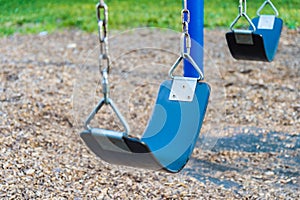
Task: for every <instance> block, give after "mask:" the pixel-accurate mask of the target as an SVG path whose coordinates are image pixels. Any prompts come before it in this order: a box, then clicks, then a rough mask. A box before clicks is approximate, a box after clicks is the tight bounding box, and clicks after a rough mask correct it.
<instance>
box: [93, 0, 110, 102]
mask: <svg viewBox="0 0 300 200" xmlns="http://www.w3.org/2000/svg"><path fill="white" fill-rule="evenodd" d="M96 9H97V11H96V14H97V21H98V36H99V46H100V55H99V71H100V73H101V75H102V92H103V94H104V99H105V101H106V102H108V101H109V85H108V74H109V71H110V57H109V49H108V37H107V31H108V29H107V26H108V6H107V5H106V4H105V2H104V0H100V1H99V3H98V4H97V6H96ZM101 10H103V11H102V12H101Z"/></svg>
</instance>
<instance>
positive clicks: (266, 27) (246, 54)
mask: <svg viewBox="0 0 300 200" xmlns="http://www.w3.org/2000/svg"><path fill="white" fill-rule="evenodd" d="M243 2H244V5H243ZM268 4H269V5H270V6H271V8H272V9H273V11H274V12H275V15H261V14H260V12H261V11H262V10H263V8H264V7H265V6H266V5H268ZM257 15H258V17H256V18H254V19H252V20H250V18H249V17H248V16H247V14H246V0H240V5H239V15H238V16H237V18H236V19H235V20H234V21H233V23H232V24H231V26H230V29H231V32H228V33H226V40H227V44H228V47H229V50H230V52H231V54H232V56H233V57H234V58H235V59H237V60H256V61H266V62H271V61H273V59H274V57H275V54H276V52H277V48H278V43H279V39H280V35H281V30H282V26H283V21H282V19H280V18H278V17H277V16H278V11H277V9H276V8H275V6H274V5H273V3H272V2H271V1H270V0H266V1H265V2H264V3H263V4H262V5H261V7H260V8H259V9H258V11H257ZM241 17H245V18H246V20H247V21H248V22H249V24H250V27H249V30H236V29H233V27H234V25H235V24H236V23H237V21H238V20H239V19H240V18H241Z"/></svg>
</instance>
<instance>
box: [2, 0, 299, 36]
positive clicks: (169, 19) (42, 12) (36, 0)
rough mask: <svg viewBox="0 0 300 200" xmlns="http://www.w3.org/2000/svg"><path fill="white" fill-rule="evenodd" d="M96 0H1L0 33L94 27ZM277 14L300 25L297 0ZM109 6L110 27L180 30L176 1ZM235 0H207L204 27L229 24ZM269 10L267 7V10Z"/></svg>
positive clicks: (281, 0)
mask: <svg viewBox="0 0 300 200" xmlns="http://www.w3.org/2000/svg"><path fill="white" fill-rule="evenodd" d="M96 2H98V1H97V0H63V1H59V0H46V1H43V0H0V36H3V35H11V34H14V33H21V34H27V33H38V32H41V31H48V32H52V31H54V30H60V29H65V28H78V29H82V30H85V31H88V32H94V31H96V29H97V26H96V18H95V4H96ZM262 2H263V1H262V0H252V1H249V3H248V14H249V16H251V17H254V16H255V12H256V9H257V8H258V7H259V6H260V5H261V3H262ZM273 2H274V4H275V5H276V6H277V8H278V10H279V12H280V17H281V18H282V19H283V20H284V22H285V25H286V26H287V27H288V28H291V29H295V28H297V27H299V26H300V14H299V13H300V1H299V0H277V1H275V0H274V1H273ZM106 3H107V4H108V6H109V9H110V15H109V26H110V27H109V28H110V29H118V30H124V29H128V28H134V27H145V26H148V27H150V26H155V27H162V28H171V29H175V30H180V10H181V5H182V4H181V1H179V0H154V1H149V0H106ZM237 3H238V1H237V0H226V1H224V0H206V1H205V27H207V28H215V27H228V26H229V24H230V23H231V22H232V21H233V19H234V18H235V17H236V15H237ZM266 12H268V10H266Z"/></svg>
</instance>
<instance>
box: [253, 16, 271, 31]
mask: <svg viewBox="0 0 300 200" xmlns="http://www.w3.org/2000/svg"><path fill="white" fill-rule="evenodd" d="M274 23H275V15H261V16H260V17H259V21H258V25H257V28H258V29H269V30H272V29H273V27H274Z"/></svg>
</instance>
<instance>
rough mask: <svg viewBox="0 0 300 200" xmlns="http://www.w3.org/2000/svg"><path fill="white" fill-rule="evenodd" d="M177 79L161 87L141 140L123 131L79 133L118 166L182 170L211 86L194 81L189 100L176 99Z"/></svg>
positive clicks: (191, 147)
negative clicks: (174, 88) (173, 85)
mask: <svg viewBox="0 0 300 200" xmlns="http://www.w3.org/2000/svg"><path fill="white" fill-rule="evenodd" d="M173 82H174V80H168V81H164V82H163V83H162V84H161V86H160V89H159V92H158V96H157V100H156V103H155V107H154V109H153V113H152V117H151V118H150V120H149V122H148V125H147V128H146V130H145V132H144V134H143V136H142V138H141V139H139V138H135V137H131V136H129V135H128V134H126V133H123V132H116V131H111V130H105V129H100V128H91V129H87V130H84V131H83V132H82V133H81V134H80V136H81V138H82V139H83V140H84V142H85V143H86V145H87V146H88V147H89V148H90V149H91V150H92V151H93V152H94V153H95V154H96V155H97V156H99V157H100V158H101V159H103V160H104V161H106V162H109V163H112V164H118V165H127V166H132V167H138V168H146V169H152V170H164V171H167V172H172V173H176V172H179V171H180V170H181V169H182V168H183V167H184V166H185V165H186V163H187V162H188V160H189V158H190V156H191V154H192V152H193V149H194V147H195V144H196V141H197V138H198V136H199V133H200V129H201V126H202V122H203V119H204V116H205V112H206V108H207V104H208V99H209V95H210V87H209V85H208V84H207V83H205V82H199V81H195V88H194V93H193V95H192V96H188V98H189V99H190V100H189V101H182V100H176V99H175V100H174V99H172V96H175V95H174V94H172V92H171V88H172V84H173Z"/></svg>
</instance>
